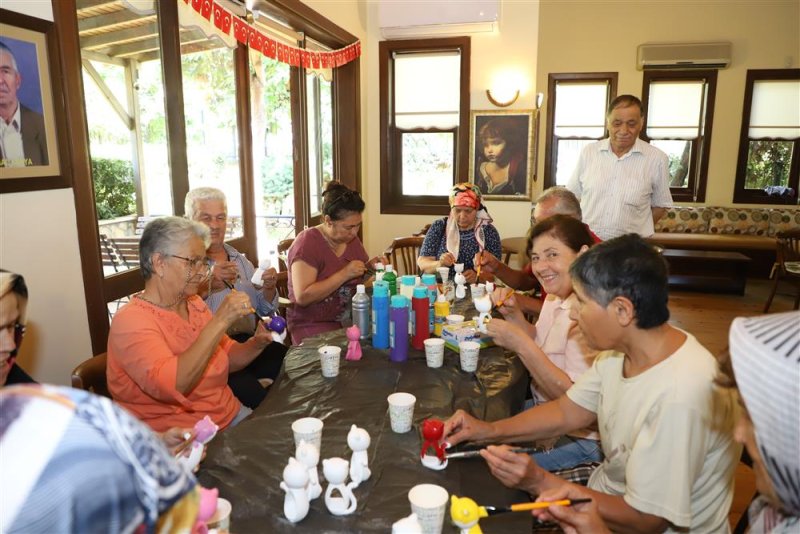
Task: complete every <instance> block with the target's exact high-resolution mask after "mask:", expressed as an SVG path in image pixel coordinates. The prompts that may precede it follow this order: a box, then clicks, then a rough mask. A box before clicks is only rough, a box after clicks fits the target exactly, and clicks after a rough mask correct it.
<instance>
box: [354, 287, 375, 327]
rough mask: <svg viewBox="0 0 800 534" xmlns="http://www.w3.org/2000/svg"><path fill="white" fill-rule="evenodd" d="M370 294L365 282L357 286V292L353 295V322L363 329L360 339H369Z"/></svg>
mask: <svg viewBox="0 0 800 534" xmlns="http://www.w3.org/2000/svg"><path fill="white" fill-rule="evenodd" d="M369 308H370V305H369V295H367V292H366V289H365V288H364V284H358V285H357V286H356V294H355V295H353V324H354V325H356V326H358V329H359V330H360V331H361V337H360V339H369V333H370V330H371V329H372V328H371V324H370V323H371V317H370V309H369Z"/></svg>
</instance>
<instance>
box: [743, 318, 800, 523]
mask: <svg viewBox="0 0 800 534" xmlns="http://www.w3.org/2000/svg"><path fill="white" fill-rule="evenodd" d="M730 353H731V362H732V364H733V371H734V374H735V375H736V383H737V385H738V387H739V393H740V395H741V396H742V399H743V400H744V404H745V406H746V407H747V411H748V412H749V413H750V419H751V420H752V421H753V427H754V429H755V435H756V442H757V444H758V449H759V451H760V452H761V457H762V458H763V460H764V466H765V467H766V469H767V473H769V477H770V480H771V481H772V485H773V487H774V488H775V491H776V493H777V494H778V497H779V498H780V500H781V503H782V504H783V507H784V510H785V511H787V512H789V513H790V514H792V515H794V516H800V312H789V313H779V314H772V315H764V316H760V317H748V318H745V317H738V318H736V319H735V320H734V321H733V324H732V325H731V333H730Z"/></svg>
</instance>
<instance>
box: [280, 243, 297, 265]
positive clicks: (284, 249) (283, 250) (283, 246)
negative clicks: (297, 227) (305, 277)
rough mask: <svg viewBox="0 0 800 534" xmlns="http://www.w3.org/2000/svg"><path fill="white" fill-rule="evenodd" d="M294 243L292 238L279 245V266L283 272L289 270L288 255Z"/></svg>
mask: <svg viewBox="0 0 800 534" xmlns="http://www.w3.org/2000/svg"><path fill="white" fill-rule="evenodd" d="M292 243H294V238H293V237H290V238H289V239H284V240H283V241H281V242H279V243H278V265H279V266H280V270H281V271H285V270H287V266H286V253H287V252H288V250H289V249H290V248H291V246H292Z"/></svg>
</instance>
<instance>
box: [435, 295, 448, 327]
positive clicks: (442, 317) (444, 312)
mask: <svg viewBox="0 0 800 534" xmlns="http://www.w3.org/2000/svg"><path fill="white" fill-rule="evenodd" d="M448 315H450V303H449V302H447V298H446V297H445V296H444V295H439V297H438V298H437V299H436V302H435V303H434V305H433V335H435V336H439V337H441V336H442V328H444V325H445V323H446V322H447V316H448Z"/></svg>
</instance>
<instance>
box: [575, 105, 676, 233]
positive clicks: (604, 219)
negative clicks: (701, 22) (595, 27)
mask: <svg viewBox="0 0 800 534" xmlns="http://www.w3.org/2000/svg"><path fill="white" fill-rule="evenodd" d="M643 124H644V115H643V110H642V102H641V100H639V99H638V98H637V97H635V96H633V95H621V96H618V97H617V98H615V99H614V100H613V101H612V102H611V105H610V106H609V108H608V113H607V115H606V127H607V128H608V132H609V136H608V139H603V140H602V141H597V142H596V143H592V144H590V145H588V146H586V147H585V148H584V149H583V150H582V151H581V155H580V157H579V158H578V164H577V166H576V167H575V172H573V174H572V177H571V178H570V180H569V183H568V184H567V187H568V188H569V189H570V191H572V192H573V193H575V196H577V197H578V198H579V199H580V201H581V209H582V210H583V222H585V223H586V224H587V225H588V226H589V228H591V229H592V231H594V232H595V233H597V235H598V236H600V238H602V239H603V240H607V239H611V238H613V237H617V236H620V235H623V234H628V233H637V234H639V235H641V236H643V237H648V236H650V235H652V234H653V232H654V228H655V223H656V221H658V220H659V219H660V218H661V217H663V216H664V213H665V212H666V209H667V208H669V207H671V206H672V196H671V195H670V192H669V158H668V157H667V155H666V154H665V153H664V152H662V151H661V150H659V149H657V148H656V147H654V146H652V145H650V144H649V143H646V142H645V141H642V140H641V139H639V132H641V131H642V126H643Z"/></svg>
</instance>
